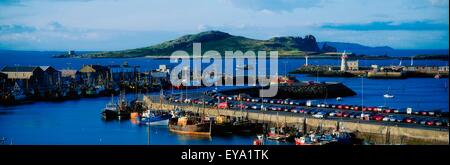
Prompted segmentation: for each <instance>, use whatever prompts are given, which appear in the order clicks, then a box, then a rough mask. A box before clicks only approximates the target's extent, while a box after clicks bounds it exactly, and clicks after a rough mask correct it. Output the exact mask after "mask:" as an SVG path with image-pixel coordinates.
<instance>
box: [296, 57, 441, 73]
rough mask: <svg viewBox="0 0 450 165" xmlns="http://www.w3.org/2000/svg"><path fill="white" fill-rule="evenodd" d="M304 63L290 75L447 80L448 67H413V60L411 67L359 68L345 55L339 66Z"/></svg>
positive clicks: (355, 62) (400, 65) (376, 66)
mask: <svg viewBox="0 0 450 165" xmlns="http://www.w3.org/2000/svg"><path fill="white" fill-rule="evenodd" d="M305 58H306V59H305V61H306V63H305V64H304V65H303V66H301V67H299V68H297V69H296V70H293V71H291V72H290V73H291V74H309V75H310V76H322V77H361V76H363V77H368V78H382V79H399V78H400V79H401V78H410V77H430V78H433V77H434V78H442V77H445V78H448V77H449V66H448V65H447V66H414V65H413V59H411V65H410V66H408V65H402V62H401V61H400V63H399V65H390V66H378V65H371V66H360V65H359V61H358V60H349V59H350V57H349V56H347V54H345V52H344V53H343V54H342V56H341V64H340V66H331V65H323V66H314V65H309V64H308V60H307V58H308V57H305Z"/></svg>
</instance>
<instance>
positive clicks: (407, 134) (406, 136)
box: [144, 96, 449, 145]
mask: <svg viewBox="0 0 450 165" xmlns="http://www.w3.org/2000/svg"><path fill="white" fill-rule="evenodd" d="M152 100H157V99H152V97H149V96H145V97H144V102H145V105H146V106H148V107H150V108H152V109H160V110H167V111H170V110H174V109H176V108H177V105H174V104H167V103H157V102H154V101H152ZM158 102H159V101H158ZM182 109H183V110H185V111H191V112H198V113H205V115H209V116H217V115H225V116H233V117H240V116H246V115H248V118H249V119H250V120H253V121H257V122H261V123H263V122H264V123H272V124H275V123H277V124H280V125H281V124H285V125H287V126H296V127H297V128H302V129H306V130H313V129H316V128H318V127H321V128H323V129H337V128H339V129H340V130H345V131H349V132H353V133H354V134H355V135H356V138H359V139H365V140H368V141H369V142H371V143H374V144H418V145H438V144H445V145H448V144H449V132H448V130H447V129H445V130H436V129H426V128H415V127H400V126H392V125H381V124H375V123H370V122H368V121H361V122H354V121H341V120H327V119H316V118H312V117H309V116H304V115H302V114H297V113H278V114H277V113H276V112H273V111H266V112H261V111H239V110H229V109H217V108H211V107H199V106H182ZM303 126H306V128H303Z"/></svg>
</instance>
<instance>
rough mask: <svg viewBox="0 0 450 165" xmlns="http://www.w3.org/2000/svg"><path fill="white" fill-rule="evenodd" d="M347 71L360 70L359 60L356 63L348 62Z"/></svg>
mask: <svg viewBox="0 0 450 165" xmlns="http://www.w3.org/2000/svg"><path fill="white" fill-rule="evenodd" d="M347 69H348V70H353V71H356V70H359V61H358V60H356V61H347Z"/></svg>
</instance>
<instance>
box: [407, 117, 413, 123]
mask: <svg viewBox="0 0 450 165" xmlns="http://www.w3.org/2000/svg"><path fill="white" fill-rule="evenodd" d="M405 122H406V123H413V122H414V119H413V118H406V120H405Z"/></svg>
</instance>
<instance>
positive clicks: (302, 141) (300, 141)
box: [295, 136, 313, 145]
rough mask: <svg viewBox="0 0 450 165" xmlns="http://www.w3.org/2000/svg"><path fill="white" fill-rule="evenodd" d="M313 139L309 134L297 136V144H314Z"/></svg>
mask: <svg viewBox="0 0 450 165" xmlns="http://www.w3.org/2000/svg"><path fill="white" fill-rule="evenodd" d="M312 144H313V141H312V140H311V138H310V137H309V136H302V137H299V138H295V145H312Z"/></svg>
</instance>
